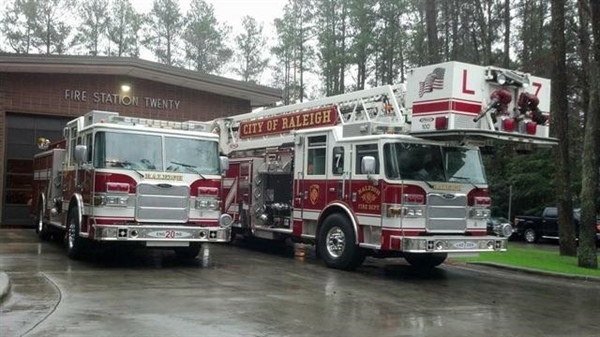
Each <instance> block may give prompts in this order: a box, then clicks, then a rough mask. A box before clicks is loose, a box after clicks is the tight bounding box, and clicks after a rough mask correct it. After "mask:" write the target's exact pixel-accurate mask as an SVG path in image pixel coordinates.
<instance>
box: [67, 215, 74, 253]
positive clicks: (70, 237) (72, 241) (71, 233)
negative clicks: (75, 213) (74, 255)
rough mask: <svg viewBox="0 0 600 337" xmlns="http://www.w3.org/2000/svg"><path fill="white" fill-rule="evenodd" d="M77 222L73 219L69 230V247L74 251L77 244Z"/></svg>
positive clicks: (70, 221)
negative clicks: (75, 243)
mask: <svg viewBox="0 0 600 337" xmlns="http://www.w3.org/2000/svg"><path fill="white" fill-rule="evenodd" d="M75 235H76V233H75V221H74V220H73V219H71V220H69V229H68V241H69V242H68V245H69V249H73V245H74V242H75Z"/></svg>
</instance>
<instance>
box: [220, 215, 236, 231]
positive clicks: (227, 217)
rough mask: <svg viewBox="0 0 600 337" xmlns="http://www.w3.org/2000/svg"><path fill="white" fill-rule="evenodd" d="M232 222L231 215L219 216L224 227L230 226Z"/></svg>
mask: <svg viewBox="0 0 600 337" xmlns="http://www.w3.org/2000/svg"><path fill="white" fill-rule="evenodd" d="M232 223H233V219H232V218H231V215H229V214H221V217H220V218H219V225H221V227H223V228H227V227H230V226H231V224H232Z"/></svg>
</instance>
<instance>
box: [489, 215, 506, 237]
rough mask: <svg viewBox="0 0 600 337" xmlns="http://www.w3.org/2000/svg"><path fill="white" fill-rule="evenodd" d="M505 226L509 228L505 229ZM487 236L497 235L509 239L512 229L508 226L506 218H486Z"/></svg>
mask: <svg viewBox="0 0 600 337" xmlns="http://www.w3.org/2000/svg"><path fill="white" fill-rule="evenodd" d="M506 225H509V226H510V228H507V227H506ZM486 228H487V234H488V235H497V236H506V237H508V238H510V236H511V235H512V233H513V227H512V225H511V224H510V221H509V220H508V219H506V218H502V217H491V218H488V220H487V223H486ZM503 228H504V232H503Z"/></svg>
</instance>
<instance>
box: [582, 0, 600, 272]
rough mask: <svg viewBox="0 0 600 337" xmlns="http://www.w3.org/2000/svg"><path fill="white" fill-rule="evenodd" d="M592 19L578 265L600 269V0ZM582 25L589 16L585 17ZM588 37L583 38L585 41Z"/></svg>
mask: <svg viewBox="0 0 600 337" xmlns="http://www.w3.org/2000/svg"><path fill="white" fill-rule="evenodd" d="M583 2H584V0H579V8H580V13H583V15H582V17H585V16H586V15H585V14H586V12H587V8H586V7H587V4H584V3H583ZM590 4H591V6H590V8H591V22H592V31H593V36H594V39H593V40H594V42H593V45H592V55H593V58H592V60H591V61H590V67H589V71H588V76H589V77H588V79H589V85H590V91H589V92H590V97H589V108H588V111H587V114H586V124H585V133H584V137H583V162H582V174H581V178H582V180H581V223H580V229H579V250H578V252H577V259H578V265H579V266H580V267H584V268H591V269H597V268H598V259H597V250H596V228H595V227H596V209H597V205H596V202H597V200H598V167H599V166H600V165H599V161H598V151H599V150H600V149H599V148H598V137H600V136H599V135H600V131H599V129H600V80H598V76H600V41H598V39H600V22H598V20H600V0H590ZM581 24H582V25H584V24H585V25H586V26H585V28H587V19H586V18H582V20H581ZM584 42H585V41H582V44H583V43H584Z"/></svg>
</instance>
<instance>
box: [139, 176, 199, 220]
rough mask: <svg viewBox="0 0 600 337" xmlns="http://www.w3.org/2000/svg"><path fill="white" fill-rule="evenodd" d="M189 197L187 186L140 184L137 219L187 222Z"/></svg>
mask: <svg viewBox="0 0 600 337" xmlns="http://www.w3.org/2000/svg"><path fill="white" fill-rule="evenodd" d="M189 197H190V189H189V187H187V186H173V185H166V186H165V185H161V186H157V185H152V184H140V185H138V187H137V195H136V212H135V218H136V221H138V222H171V223H185V222H187V220H188V213H189V207H190V206H189V205H190V203H189Z"/></svg>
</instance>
